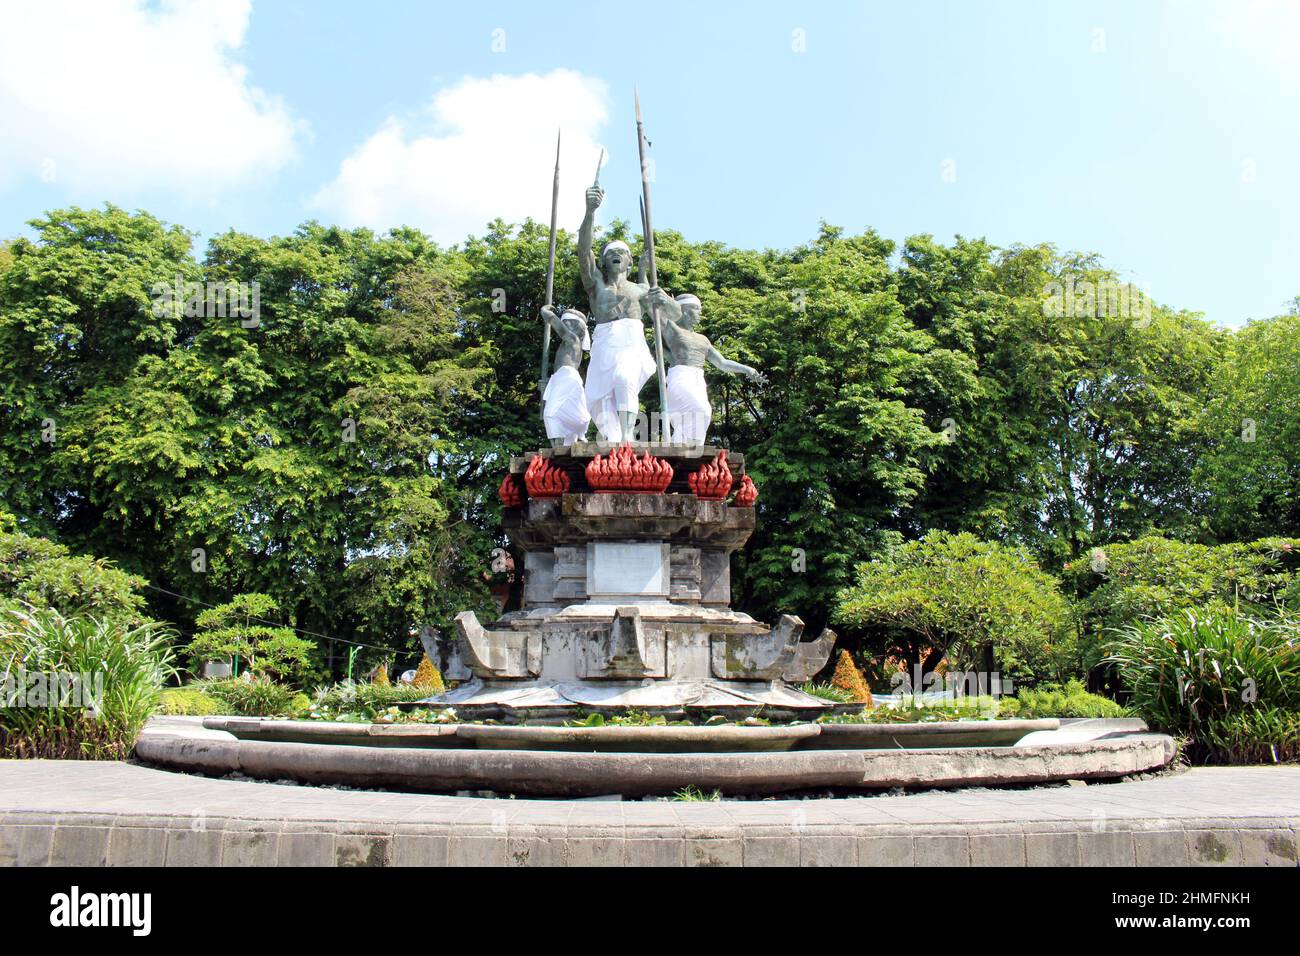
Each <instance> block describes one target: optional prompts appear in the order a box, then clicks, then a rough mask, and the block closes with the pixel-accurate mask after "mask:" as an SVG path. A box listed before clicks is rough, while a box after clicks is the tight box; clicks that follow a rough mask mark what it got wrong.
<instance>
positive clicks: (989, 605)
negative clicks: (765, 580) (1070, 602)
mask: <svg viewBox="0 0 1300 956" xmlns="http://www.w3.org/2000/svg"><path fill="white" fill-rule="evenodd" d="M836 620H838V621H840V622H841V623H843V624H847V625H849V626H851V627H855V628H860V629H863V630H865V631H867V632H868V633H874V634H876V635H877V636H878V637H879V638H880V639H882V640H883V641H885V642H886V643H887V644H889V645H890V647H889V650H890V651H891V652H893V651H895V650H896V651H897V652H898V653H899V656H901V657H902V658H904V659H905V660H906V661H907V662H908V663H909V664H910V665H915V664H918V663H921V662H922V660H923V659H925V658H928V659H927V660H925V663H924V666H923V672H924V673H928V672H929V671H931V670H933V669H934V667H935V665H937V664H938V663H939V662H940V660H942V659H943V658H945V657H946V658H947V659H948V660H949V661H951V662H952V663H953V664H954V665H955V666H956V668H957V669H959V670H970V669H973V668H974V665H976V664H977V663H979V658H980V655H981V653H982V651H983V649H984V648H985V647H990V646H991V647H992V648H993V650H994V653H995V654H996V656H997V660H998V662H999V666H1000V667H1001V670H1002V672H1003V673H1005V674H1008V675H1010V676H1013V677H1015V678H1016V679H1018V680H1025V679H1028V678H1040V677H1053V678H1056V679H1058V680H1059V679H1062V678H1064V677H1065V676H1066V672H1067V671H1072V670H1073V669H1074V668H1075V667H1076V666H1077V662H1076V661H1075V659H1074V649H1073V646H1072V634H1071V632H1070V630H1069V628H1068V626H1067V625H1068V623H1069V608H1068V607H1067V605H1066V603H1065V599H1064V597H1062V596H1061V594H1060V592H1059V590H1058V582H1057V580H1056V578H1054V577H1052V576H1051V575H1050V574H1047V573H1046V572H1044V571H1043V570H1042V569H1040V568H1039V566H1038V564H1037V562H1036V561H1035V560H1034V558H1033V557H1032V556H1031V555H1030V554H1029V553H1028V552H1027V551H1024V550H1023V549H1020V548H1013V547H1009V546H1007V545H1003V544H998V543H995V542H987V541H980V540H979V539H977V538H975V537H974V536H973V535H971V534H966V533H963V534H949V533H948V532H944V531H931V532H929V533H928V534H926V535H925V537H923V538H921V539H920V540H918V541H911V542H908V543H907V544H905V545H903V546H901V547H899V548H896V549H895V550H893V551H891V552H890V553H888V554H887V555H886V556H885V557H884V558H881V559H879V560H876V561H872V562H870V563H868V564H865V565H863V566H862V567H861V568H860V569H859V572H858V582H857V584H855V585H854V586H853V587H851V588H847V589H845V590H844V591H842V592H841V593H840V595H839V607H838V610H837V612H836Z"/></svg>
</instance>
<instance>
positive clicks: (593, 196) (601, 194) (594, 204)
mask: <svg viewBox="0 0 1300 956" xmlns="http://www.w3.org/2000/svg"><path fill="white" fill-rule="evenodd" d="M604 201H605V190H603V189H601V188H600V187H599V186H588V187H587V211H588V212H593V211H595V210H596V209H599V208H600V204H601V203H602V202H604Z"/></svg>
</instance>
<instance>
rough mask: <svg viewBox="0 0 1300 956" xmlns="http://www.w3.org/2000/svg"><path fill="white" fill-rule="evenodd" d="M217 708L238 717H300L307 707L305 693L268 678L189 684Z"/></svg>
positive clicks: (305, 713) (308, 707) (233, 678)
mask: <svg viewBox="0 0 1300 956" xmlns="http://www.w3.org/2000/svg"><path fill="white" fill-rule="evenodd" d="M192 686H193V687H195V688H196V689H197V690H200V691H202V692H203V693H204V694H206V695H208V696H209V697H212V698H215V699H216V700H217V702H218V703H219V704H220V705H221V712H222V713H224V714H233V715H235V716H239V717H303V716H306V715H307V713H308V711H309V710H310V708H311V700H310V698H308V697H307V695H306V694H303V693H301V692H299V691H296V690H294V689H293V688H292V687H288V686H286V685H284V684H278V683H276V682H275V681H273V680H271V679H270V678H269V677H265V676H261V677H253V676H252V675H250V674H244V675H243V676H241V677H228V678H223V679H220V680H203V681H198V682H196V683H195V684H193V685H192Z"/></svg>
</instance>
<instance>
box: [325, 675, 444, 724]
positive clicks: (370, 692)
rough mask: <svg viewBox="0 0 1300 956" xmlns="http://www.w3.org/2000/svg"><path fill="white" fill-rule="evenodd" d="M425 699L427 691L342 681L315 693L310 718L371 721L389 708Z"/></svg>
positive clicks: (402, 686) (414, 686)
mask: <svg viewBox="0 0 1300 956" xmlns="http://www.w3.org/2000/svg"><path fill="white" fill-rule="evenodd" d="M429 696H430V693H429V691H428V689H427V688H424V687H418V686H416V685H415V684H375V683H360V684H359V683H356V682H354V681H349V680H345V681H340V682H339V683H337V684H334V685H333V686H330V687H321V688H319V689H318V690H317V691H316V698H315V700H314V701H313V703H312V707H311V715H312V716H313V717H320V718H323V719H327V720H329V719H334V720H337V719H340V718H342V719H347V720H360V721H367V720H375V719H376V718H378V717H380V716H381V715H384V714H385V712H386V711H388V710H389V708H391V707H396V706H397V705H398V704H400V703H406V702H408V701H414V700H424V699H425V698H427V697H429Z"/></svg>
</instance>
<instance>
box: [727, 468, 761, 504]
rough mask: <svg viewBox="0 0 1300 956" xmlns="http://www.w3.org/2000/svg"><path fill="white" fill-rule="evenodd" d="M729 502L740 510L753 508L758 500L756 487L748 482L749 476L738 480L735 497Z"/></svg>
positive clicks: (751, 482) (750, 481)
mask: <svg viewBox="0 0 1300 956" xmlns="http://www.w3.org/2000/svg"><path fill="white" fill-rule="evenodd" d="M731 500H732V503H733V504H735V505H736V506H737V507H740V508H752V507H754V502H755V501H757V500H758V485H756V484H754V482H753V481H752V480H750V477H749V475H746V476H745V477H744V478H741V479H740V488H739V489H738V490H737V491H736V497H735V498H732V499H731Z"/></svg>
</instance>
